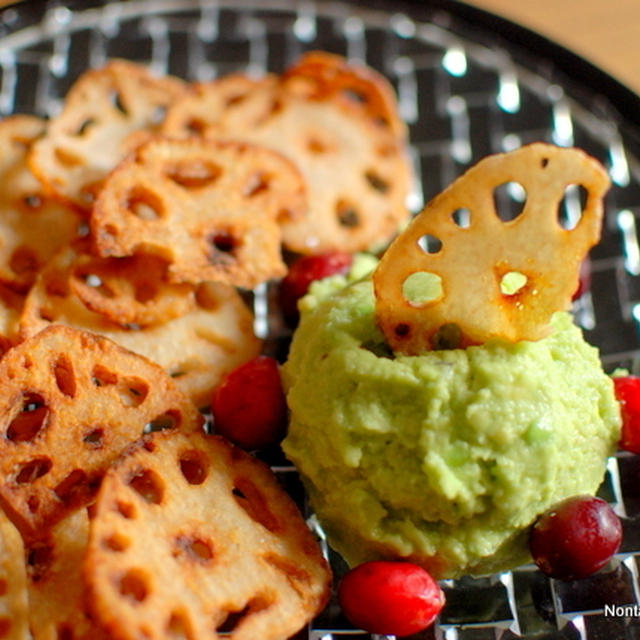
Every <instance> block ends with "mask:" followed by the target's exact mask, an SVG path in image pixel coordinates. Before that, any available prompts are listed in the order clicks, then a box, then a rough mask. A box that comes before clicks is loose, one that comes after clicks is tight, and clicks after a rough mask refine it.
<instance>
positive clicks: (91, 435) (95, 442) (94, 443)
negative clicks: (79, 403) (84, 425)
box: [82, 427, 104, 449]
mask: <svg viewBox="0 0 640 640" xmlns="http://www.w3.org/2000/svg"><path fill="white" fill-rule="evenodd" d="M82 442H84V444H86V445H87V447H89V448H90V449H100V448H101V447H102V446H104V429H102V428H100V427H96V428H94V429H90V430H89V431H87V433H85V435H84V436H82Z"/></svg>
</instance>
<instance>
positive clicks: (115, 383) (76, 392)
mask: <svg viewBox="0 0 640 640" xmlns="http://www.w3.org/2000/svg"><path fill="white" fill-rule="evenodd" d="M0 377H1V379H2V380H3V385H2V386H0V406H1V407H2V410H1V411H0V435H1V436H2V437H1V438H0V500H1V501H2V504H3V506H4V507H5V508H6V510H7V512H8V514H9V516H10V517H11V519H12V521H13V522H14V523H15V524H16V526H18V528H19V529H20V531H21V533H22V534H23V536H24V537H25V538H28V539H30V538H32V537H33V536H34V535H36V534H37V532H38V531H39V530H40V529H42V528H44V527H47V526H49V525H51V524H53V523H55V522H56V521H58V520H60V519H61V518H63V517H64V516H65V515H66V514H67V513H69V512H70V511H72V510H74V509H76V508H78V507H80V506H82V505H85V504H88V503H90V502H91V501H92V500H93V499H94V497H95V493H96V491H97V489H98V487H99V484H100V481H101V479H102V475H103V474H104V471H105V469H106V468H107V467H108V466H109V464H110V463H111V462H112V461H113V459H114V458H115V457H116V456H117V455H118V454H119V453H120V451H121V450H122V449H124V448H125V446H126V445H127V444H129V443H130V442H131V441H133V440H135V439H136V438H137V437H139V436H140V435H141V434H142V433H143V432H144V431H145V430H146V429H148V428H149V425H159V426H163V427H167V428H176V429H181V430H185V431H197V430H200V429H201V428H202V417H201V415H200V413H199V412H198V410H197V409H196V408H195V407H194V405H193V403H192V402H191V401H190V400H189V399H188V398H187V397H186V396H185V395H184V394H183V393H182V392H181V391H180V390H179V389H178V387H177V386H176V384H175V382H174V381H173V380H172V379H171V378H170V377H169V376H168V375H167V374H166V373H165V372H164V371H163V370H162V369H161V368H160V367H159V366H158V365H156V364H154V363H152V362H150V361H149V360H147V359H146V358H143V357H142V356H139V355H137V354H135V353H133V352H131V351H128V350H126V349H123V348H122V347H120V346H118V345H116V344H115V343H114V342H112V341H111V340H108V339H106V338H103V337H101V336H98V335H95V334H92V333H88V332H82V331H77V330H75V329H72V328H70V327H65V326H62V325H54V326H51V327H48V328H46V329H44V330H43V331H41V332H39V333H37V334H36V335H34V336H32V337H30V338H27V339H26V340H24V341H23V342H21V343H20V344H18V345H16V346H15V347H13V348H12V349H10V350H9V351H8V352H7V353H6V354H5V355H4V357H3V358H2V359H1V360H0Z"/></svg>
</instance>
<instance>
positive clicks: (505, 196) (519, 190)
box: [493, 181, 527, 222]
mask: <svg viewBox="0 0 640 640" xmlns="http://www.w3.org/2000/svg"><path fill="white" fill-rule="evenodd" d="M526 201H527V192H526V190H525V188H524V187H523V186H522V185H521V184H520V183H519V182H513V181H510V182H504V183H503V184H501V185H498V186H497V187H495V189H494V190H493V202H494V207H495V210H496V213H497V214H498V218H500V220H502V221H503V222H509V221H510V220H515V219H516V218H517V217H518V216H520V214H521V213H522V212H523V211H524V207H525V203H526Z"/></svg>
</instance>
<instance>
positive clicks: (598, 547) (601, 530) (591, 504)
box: [529, 496, 622, 580]
mask: <svg viewBox="0 0 640 640" xmlns="http://www.w3.org/2000/svg"><path fill="white" fill-rule="evenodd" d="M621 541H622V525H621V523H620V519H619V518H618V516H617V515H616V514H615V512H614V511H613V509H612V508H611V507H610V506H609V504H608V503H607V502H605V501H604V500H601V499H600V498H594V497H593V496H573V497H571V498H567V499H566V500H563V501H562V502H560V503H558V504H557V505H556V506H555V507H553V508H552V509H550V510H549V511H547V512H546V513H544V514H543V515H541V516H540V517H539V518H538V520H537V521H536V523H535V524H534V525H533V527H532V529H531V532H530V537H529V548H530V550H531V556H532V557H533V561H534V562H535V563H536V564H537V565H538V567H539V568H540V570H541V571H542V572H543V573H545V574H546V575H548V576H550V577H552V578H557V579H559V580H577V579H580V578H586V577H587V576H590V575H591V574H592V573H595V572H596V571H598V570H599V569H601V568H602V567H604V565H605V564H607V562H608V561H609V560H610V559H611V557H612V556H613V554H614V553H615V552H616V551H617V550H618V548H619V547H620V542H621Z"/></svg>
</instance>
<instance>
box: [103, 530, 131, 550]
mask: <svg viewBox="0 0 640 640" xmlns="http://www.w3.org/2000/svg"><path fill="white" fill-rule="evenodd" d="M102 546H103V547H104V548H105V549H109V551H114V552H115V553H122V552H123V551H126V550H127V549H128V548H129V547H130V546H131V540H130V539H129V538H128V537H127V536H125V535H124V534H122V533H118V532H116V533H113V534H111V535H110V536H108V537H107V538H104V539H103V540H102Z"/></svg>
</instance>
